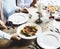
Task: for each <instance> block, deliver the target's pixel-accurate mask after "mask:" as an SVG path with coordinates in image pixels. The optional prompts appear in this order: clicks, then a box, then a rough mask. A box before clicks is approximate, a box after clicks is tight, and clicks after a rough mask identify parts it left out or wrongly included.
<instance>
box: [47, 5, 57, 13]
mask: <svg viewBox="0 0 60 49" xmlns="http://www.w3.org/2000/svg"><path fill="white" fill-rule="evenodd" d="M47 10H50V11H51V12H55V11H56V8H55V7H54V6H52V5H48V6H47Z"/></svg>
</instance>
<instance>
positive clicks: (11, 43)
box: [0, 7, 52, 49]
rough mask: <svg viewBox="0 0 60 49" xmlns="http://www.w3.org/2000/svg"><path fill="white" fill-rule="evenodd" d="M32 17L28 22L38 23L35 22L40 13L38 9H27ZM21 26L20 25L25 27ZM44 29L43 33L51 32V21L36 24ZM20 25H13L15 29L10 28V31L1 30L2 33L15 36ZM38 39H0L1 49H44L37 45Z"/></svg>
mask: <svg viewBox="0 0 60 49" xmlns="http://www.w3.org/2000/svg"><path fill="white" fill-rule="evenodd" d="M26 9H27V10H28V12H29V14H30V16H31V18H30V19H29V21H27V22H26V23H28V22H33V23H36V22H35V21H36V20H37V19H38V13H37V8H34V7H30V8H26ZM23 24H25V23H23ZM23 24H20V25H23ZM36 24H37V25H39V26H40V27H41V28H42V33H43V32H45V31H48V30H50V27H51V26H52V25H51V21H48V22H41V23H39V24H38V23H36ZM20 25H13V27H14V28H12V27H11V28H9V29H1V30H2V31H4V32H6V33H8V34H13V33H16V31H17V28H18V27H19V26H20ZM36 39H37V38H35V39H22V38H21V40H7V39H0V49H43V48H42V47H40V46H38V45H37V44H36Z"/></svg>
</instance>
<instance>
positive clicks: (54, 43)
mask: <svg viewBox="0 0 60 49" xmlns="http://www.w3.org/2000/svg"><path fill="white" fill-rule="evenodd" d="M37 43H38V45H39V46H41V47H42V48H48V49H49V48H50V49H54V48H55V49H57V48H59V47H60V34H58V33H56V32H51V31H47V32H44V33H43V34H42V35H41V36H40V37H38V38H37Z"/></svg>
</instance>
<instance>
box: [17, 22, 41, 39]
mask: <svg viewBox="0 0 60 49" xmlns="http://www.w3.org/2000/svg"><path fill="white" fill-rule="evenodd" d="M26 26H34V27H35V28H37V31H36V32H35V33H34V35H31V36H25V35H24V34H22V33H21V30H23V29H24V27H26ZM27 29H28V28H27ZM27 31H28V30H27ZM38 31H39V33H41V32H42V30H41V27H40V26H39V25H37V24H35V23H26V24H23V25H21V26H19V27H18V28H17V33H18V34H19V35H20V37H21V38H23V39H34V38H36V37H37V36H36V35H37V33H38ZM25 33H27V32H25ZM30 33H31V32H30Z"/></svg>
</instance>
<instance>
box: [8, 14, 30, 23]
mask: <svg viewBox="0 0 60 49" xmlns="http://www.w3.org/2000/svg"><path fill="white" fill-rule="evenodd" d="M28 20H29V15H28V14H24V13H15V14H13V15H11V16H9V18H8V21H12V22H13V24H22V23H24V22H27V21H28Z"/></svg>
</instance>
